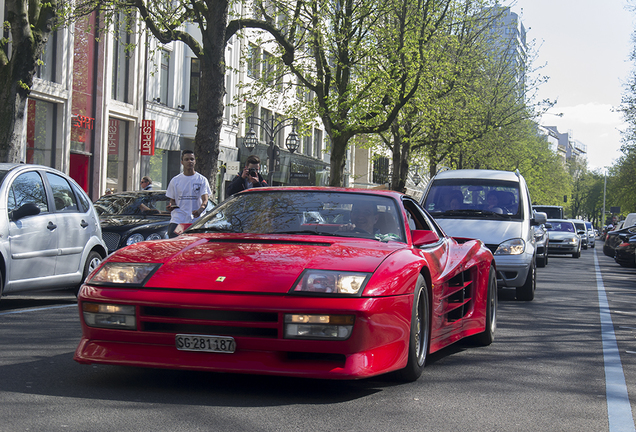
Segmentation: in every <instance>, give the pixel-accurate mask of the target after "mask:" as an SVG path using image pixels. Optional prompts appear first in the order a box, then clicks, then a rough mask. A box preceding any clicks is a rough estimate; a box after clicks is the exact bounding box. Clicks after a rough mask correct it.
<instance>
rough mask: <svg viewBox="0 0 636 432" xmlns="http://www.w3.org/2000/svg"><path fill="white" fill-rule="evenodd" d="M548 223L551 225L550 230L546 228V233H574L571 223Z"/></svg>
mask: <svg viewBox="0 0 636 432" xmlns="http://www.w3.org/2000/svg"><path fill="white" fill-rule="evenodd" d="M548 223H549V224H550V225H552V227H551V228H548V231H562V232H571V233H573V232H575V231H574V224H573V223H572V222H565V221H564V222H560V221H550V220H549V221H548Z"/></svg>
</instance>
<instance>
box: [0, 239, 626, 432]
mask: <svg viewBox="0 0 636 432" xmlns="http://www.w3.org/2000/svg"><path fill="white" fill-rule="evenodd" d="M594 257H595V252H594V250H587V251H583V254H582V257H581V258H580V259H573V258H571V257H569V256H565V257H558V256H550V261H549V264H548V266H547V267H546V268H542V269H538V284H537V292H536V298H535V300H534V301H532V302H518V301H516V300H514V296H513V295H511V294H512V292H505V291H504V292H502V293H501V294H500V301H499V309H498V328H497V333H496V340H495V342H494V343H493V344H492V345H491V346H490V347H475V346H472V345H470V344H467V343H460V344H456V345H454V346H452V347H450V348H448V349H445V350H443V351H442V352H439V353H436V354H434V355H432V356H431V357H429V364H428V365H427V367H426V369H425V372H424V374H423V375H422V377H421V378H420V380H419V381H417V382H415V383H410V384H396V383H394V382H393V381H391V379H390V378H389V377H379V378H375V379H369V380H363V381H350V382H339V381H338V382H332V381H318V380H305V379H292V378H277V377H261V376H249V375H232V374H213V373H200V372H183V371H169V370H152V369H136V368H125V367H113V366H97V365H94V366H86V365H80V364H77V363H75V362H74V361H73V359H72V356H73V351H74V350H75V347H76V345H77V342H78V340H79V336H80V326H79V318H78V311H77V306H76V304H75V299H74V298H73V297H72V296H67V295H58V294H43V295H37V296H29V297H4V298H3V299H2V300H1V301H0V347H1V349H0V431H2V432H4V431H10V432H14V431H91V432H93V431H94V432H97V431H301V430H303V431H304V430H314V431H315V430H325V431H387V430H389V431H506V432H509V431H533V432H534V431H577V432H580V431H594V432H596V431H610V432H617V431H634V420H633V419H634V418H636V412H635V411H634V408H635V407H636V338H635V336H636V320H635V317H636V302H635V301H634V295H635V293H636V269H624V268H622V267H620V266H618V265H617V264H615V263H614V262H613V260H611V259H610V258H608V257H605V256H604V255H603V254H602V251H601V249H600V248H598V250H597V251H596V257H597V261H598V267H599V269H600V271H601V273H602V279H601V282H599V280H597V277H596V272H595V259H594ZM599 285H600V286H601V287H602V288H601V291H602V292H604V293H605V295H606V298H607V306H608V307H605V308H604V307H603V304H602V302H601V303H599ZM599 305H600V306H599ZM604 317H605V318H604ZM608 317H609V318H610V319H611V324H610V325H609V326H606V327H603V328H602V327H601V322H602V319H605V320H606V321H607V318H608ZM602 329H603V331H602ZM612 330H613V331H612ZM611 334H613V335H614V336H615V341H616V342H615V346H616V348H617V351H615V353H617V354H618V355H616V356H614V357H612V352H611V350H609V351H608V346H609V345H611V344H608V338H609V337H610V336H611ZM604 339H605V344H604V342H603V340H604ZM610 339H611V338H610ZM604 347H605V350H604ZM617 358H618V359H619V360H620V361H618V365H617V363H616V360H617ZM605 361H608V363H607V365H608V366H606V363H605ZM606 369H607V371H608V377H609V380H606ZM619 372H620V373H619ZM617 376H623V377H624V382H623V385H622V387H621V385H620V383H617V382H616V379H617V378H616V377H617ZM606 384H609V387H606ZM621 388H622V389H623V390H626V392H624V393H623V395H624V397H623V399H621ZM608 395H609V396H610V397H608ZM627 395H629V396H627ZM628 397H629V399H628ZM608 401H609V402H608ZM621 404H622V405H621ZM608 407H609V412H610V414H609V415H608ZM621 407H622V408H623V410H622V411H621V409H620V408H621ZM625 407H627V408H626V410H625V409H624V408H625ZM617 408H619V409H618V411H617V410H616V409H617ZM617 413H618V414H617ZM610 419H611V421H610Z"/></svg>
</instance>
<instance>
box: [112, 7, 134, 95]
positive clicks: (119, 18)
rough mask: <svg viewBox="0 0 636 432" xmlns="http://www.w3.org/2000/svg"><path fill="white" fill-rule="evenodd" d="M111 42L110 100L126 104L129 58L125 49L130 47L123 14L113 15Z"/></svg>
mask: <svg viewBox="0 0 636 432" xmlns="http://www.w3.org/2000/svg"><path fill="white" fill-rule="evenodd" d="M114 18H115V23H114V27H115V37H114V40H113V84H112V94H111V98H112V99H115V100H118V101H121V102H128V76H129V73H128V71H129V67H130V58H129V55H128V52H127V51H126V47H127V46H129V45H130V33H129V32H128V29H127V25H128V24H127V21H128V20H127V18H126V15H125V14H124V13H123V12H120V13H118V14H116V15H115V17H114Z"/></svg>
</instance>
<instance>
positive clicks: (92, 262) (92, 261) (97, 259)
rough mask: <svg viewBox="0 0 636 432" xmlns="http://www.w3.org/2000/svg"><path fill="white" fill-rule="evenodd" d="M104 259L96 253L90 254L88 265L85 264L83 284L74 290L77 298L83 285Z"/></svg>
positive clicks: (87, 260)
mask: <svg viewBox="0 0 636 432" xmlns="http://www.w3.org/2000/svg"><path fill="white" fill-rule="evenodd" d="M102 259H103V258H102V256H101V255H100V254H99V253H97V252H95V251H91V252H90V253H89V254H88V258H87V259H86V263H85V264H84V272H83V273H82V282H81V283H80V284H79V285H78V286H77V287H75V288H74V292H75V295H76V296H77V295H78V294H79V290H80V288H81V287H82V284H83V283H84V281H85V280H86V278H87V277H88V275H89V274H91V272H92V271H93V270H95V269H96V268H97V267H98V266H99V265H100V264H101V263H102Z"/></svg>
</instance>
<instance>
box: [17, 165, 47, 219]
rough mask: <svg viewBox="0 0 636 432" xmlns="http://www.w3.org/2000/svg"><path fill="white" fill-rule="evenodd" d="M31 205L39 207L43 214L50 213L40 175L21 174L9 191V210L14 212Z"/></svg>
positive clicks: (33, 172)
mask: <svg viewBox="0 0 636 432" xmlns="http://www.w3.org/2000/svg"><path fill="white" fill-rule="evenodd" d="M29 203H32V204H35V205H37V206H38V208H39V209H40V212H41V213H46V212H48V211H49V205H48V202H47V200H46V192H45V189H44V183H43V182H42V178H41V177H40V175H39V174H38V173H37V172H35V171H31V172H27V173H24V174H20V175H19V176H18V178H16V179H15V180H14V181H13V184H12V185H11V188H10V189H9V198H8V200H7V210H8V211H9V212H12V211H13V210H16V209H19V208H20V207H22V206H23V205H25V204H29Z"/></svg>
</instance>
